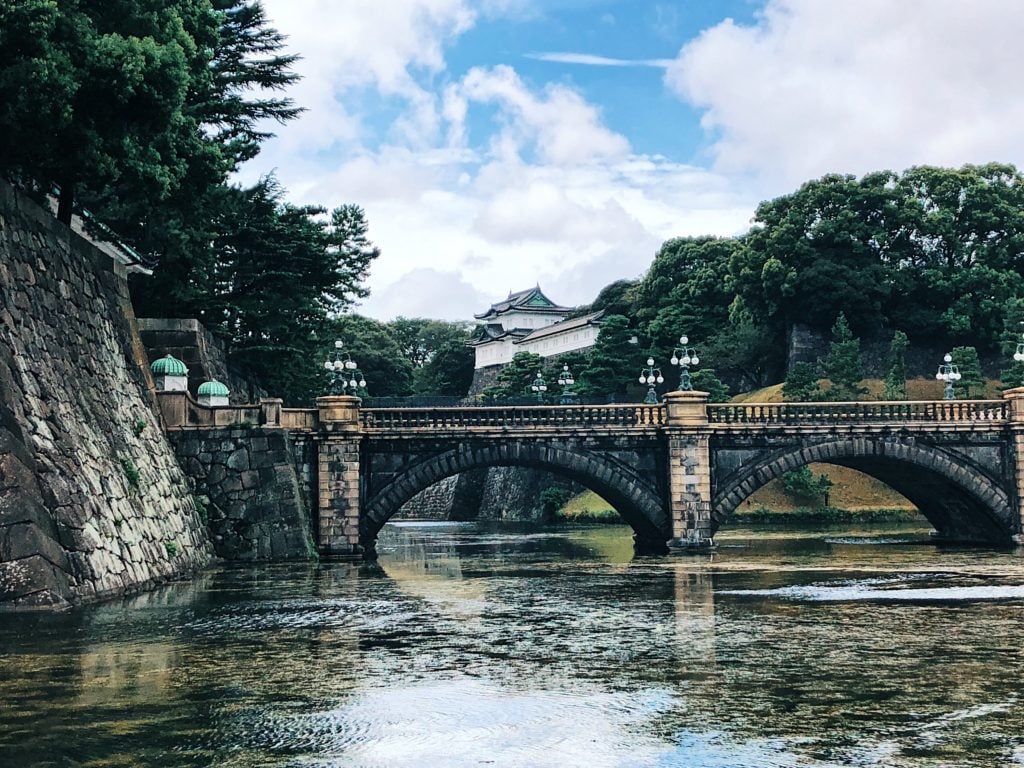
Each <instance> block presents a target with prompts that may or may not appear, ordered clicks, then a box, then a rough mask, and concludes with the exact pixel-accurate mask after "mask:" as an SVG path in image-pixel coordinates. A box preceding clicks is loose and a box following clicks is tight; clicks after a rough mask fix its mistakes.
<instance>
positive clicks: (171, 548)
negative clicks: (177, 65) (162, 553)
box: [164, 541, 178, 558]
mask: <svg viewBox="0 0 1024 768" xmlns="http://www.w3.org/2000/svg"><path fill="white" fill-rule="evenodd" d="M164 549H166V550H167V556H168V557H170V558H175V557H177V556H178V544H177V543H176V542H173V541H165V542H164Z"/></svg>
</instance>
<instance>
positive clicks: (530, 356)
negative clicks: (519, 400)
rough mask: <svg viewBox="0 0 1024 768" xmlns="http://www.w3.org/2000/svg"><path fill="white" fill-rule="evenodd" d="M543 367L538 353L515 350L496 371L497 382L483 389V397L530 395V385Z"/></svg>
mask: <svg viewBox="0 0 1024 768" xmlns="http://www.w3.org/2000/svg"><path fill="white" fill-rule="evenodd" d="M543 368H544V358H543V357H541V356H540V355H538V354H534V353H533V352H516V354H515V355H514V356H513V357H512V361H511V362H510V363H509V364H508V365H506V366H505V367H504V368H502V369H501V371H499V372H498V380H497V383H496V384H495V385H494V386H492V387H488V388H487V389H485V390H484V393H483V394H484V397H486V398H492V399H496V400H503V399H506V398H516V397H527V396H529V395H532V394H533V392H532V390H531V389H530V387H531V386H532V385H533V382H534V381H535V380H536V378H537V374H539V373H540V372H541V370H542V369H543ZM545 381H546V380H545ZM547 383H548V384H549V385H550V382H547Z"/></svg>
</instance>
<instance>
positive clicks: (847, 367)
mask: <svg viewBox="0 0 1024 768" xmlns="http://www.w3.org/2000/svg"><path fill="white" fill-rule="evenodd" d="M822 368H823V370H824V373H825V378H827V379H829V380H830V381H831V382H832V386H831V387H830V388H829V390H828V392H826V397H827V398H828V399H829V400H838V401H847V400H856V399H857V398H858V397H860V396H861V395H863V394H864V393H865V392H867V390H866V389H864V388H863V387H862V386H861V385H860V381H861V379H862V378H864V372H863V365H862V362H861V356H860V339H855V338H854V337H853V333H852V332H851V331H850V326H849V324H847V322H846V315H844V314H843V313H842V312H840V313H839V317H837V318H836V322H835V325H833V326H832V342H831V344H830V345H829V352H828V356H826V358H825V361H824V363H823V364H822Z"/></svg>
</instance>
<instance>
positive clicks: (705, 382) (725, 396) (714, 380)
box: [690, 368, 729, 403]
mask: <svg viewBox="0 0 1024 768" xmlns="http://www.w3.org/2000/svg"><path fill="white" fill-rule="evenodd" d="M690 383H691V384H692V385H693V388H694V389H696V390H698V391H699V392H707V393H708V402H709V403H724V402H727V401H728V400H729V388H728V387H727V386H725V384H723V383H722V381H721V379H719V378H718V377H717V376H715V372H714V370H713V369H711V368H701V369H700V370H699V371H696V372H694V373H693V374H692V375H691V376H690Z"/></svg>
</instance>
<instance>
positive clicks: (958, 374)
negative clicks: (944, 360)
mask: <svg viewBox="0 0 1024 768" xmlns="http://www.w3.org/2000/svg"><path fill="white" fill-rule="evenodd" d="M962 378H963V375H962V374H960V373H959V372H958V373H954V374H953V381H960V379H962Z"/></svg>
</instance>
